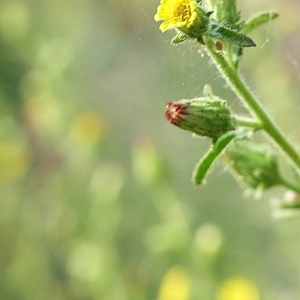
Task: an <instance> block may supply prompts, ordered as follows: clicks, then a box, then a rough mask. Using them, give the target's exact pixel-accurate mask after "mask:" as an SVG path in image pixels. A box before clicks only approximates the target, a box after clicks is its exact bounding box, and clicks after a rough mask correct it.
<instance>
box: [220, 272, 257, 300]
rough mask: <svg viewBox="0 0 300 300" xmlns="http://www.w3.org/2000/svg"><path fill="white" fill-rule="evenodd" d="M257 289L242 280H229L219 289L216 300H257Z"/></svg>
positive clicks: (249, 282) (247, 281)
mask: <svg viewBox="0 0 300 300" xmlns="http://www.w3.org/2000/svg"><path fill="white" fill-rule="evenodd" d="M259 299H260V297H259V292H258V289H257V287H256V286H255V285H254V284H253V283H252V282H251V281H249V280H247V279H244V278H239V277H236V278H230V279H228V280H226V281H225V282H224V283H223V284H222V285H221V287H220V289H219V291H218V294H217V300H259Z"/></svg>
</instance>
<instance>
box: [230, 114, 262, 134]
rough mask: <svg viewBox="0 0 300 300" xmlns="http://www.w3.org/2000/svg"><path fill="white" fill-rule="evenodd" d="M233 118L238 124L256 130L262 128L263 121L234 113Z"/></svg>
mask: <svg viewBox="0 0 300 300" xmlns="http://www.w3.org/2000/svg"><path fill="white" fill-rule="evenodd" d="M233 118H234V120H235V122H236V124H237V125H238V126H243V127H250V128H252V129H253V130H255V131H256V130H259V129H261V128H262V126H261V123H260V122H258V121H257V120H256V119H253V118H247V117H241V116H237V115H234V116H233Z"/></svg>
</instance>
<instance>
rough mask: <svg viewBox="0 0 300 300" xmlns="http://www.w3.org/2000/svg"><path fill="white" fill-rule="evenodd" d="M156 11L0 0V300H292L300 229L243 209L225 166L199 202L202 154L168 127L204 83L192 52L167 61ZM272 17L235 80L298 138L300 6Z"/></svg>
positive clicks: (210, 76) (245, 6)
mask: <svg viewBox="0 0 300 300" xmlns="http://www.w3.org/2000/svg"><path fill="white" fill-rule="evenodd" d="M158 4H159V1H153V0H146V1H145V0H143V1H142V0H129V1H125V0H123V1H122V0H121V1H120V0H110V1H109V0H84V1H79V0H72V1H71V0H69V1H68V0H52V1H48V0H39V1H34V0H19V1H14V0H9V1H8V0H7V1H4V0H1V1H0V51H1V53H0V105H1V110H0V224H1V226H0V241H1V246H0V299H5V300H6V299H22V300H23V299H24V300H25V299H28V300H38V299H39V300H48V299H49V300H50V299H53V300H54V299H55V300H60V299H100V300H146V299H147V300H148V299H149V300H152V299H157V300H194V299H195V300H197V299H203V300H210V299H218V300H237V299H239V300H258V299H266V300H268V299H269V300H281V299H282V300H286V299H300V275H299V274H300V272H299V271H300V260H299V253H300V236H299V222H298V221H295V220H294V221H278V220H275V219H274V218H273V217H272V209H271V207H270V203H271V201H270V199H272V198H274V197H280V196H282V194H283V192H284V191H283V190H281V189H274V190H272V191H270V192H268V193H267V195H266V197H265V199H264V201H262V202H257V201H254V200H253V199H252V198H251V197H250V198H245V197H244V196H243V190H242V189H241V188H240V187H239V186H238V184H237V183H236V182H235V181H234V179H233V178H232V176H231V175H230V174H229V173H228V172H226V170H224V168H223V167H220V166H219V167H217V168H216V169H215V170H214V172H213V174H212V175H211V176H210V177H209V179H208V182H207V185H206V186H204V187H201V188H195V187H194V186H193V184H192V182H191V179H190V178H191V174H192V170H193V168H194V166H195V164H196V162H197V160H198V159H199V158H200V157H201V155H202V154H204V153H205V150H206V149H207V147H208V146H209V141H208V140H205V139H198V138H191V134H189V133H188V132H183V131H181V130H178V129H177V128H175V127H173V126H171V125H170V124H168V123H167V122H166V121H165V119H164V107H165V103H166V102H167V101H171V100H174V101H175V100H179V99H182V98H193V97H195V96H200V95H201V92H202V89H203V86H204V85H205V84H206V83H210V84H211V85H212V88H213V90H214V92H215V93H216V94H218V95H220V96H221V97H222V98H225V99H227V100H228V102H229V104H230V105H231V107H232V109H233V110H234V111H236V112H245V111H244V110H243V108H242V106H241V104H240V103H239V102H238V101H237V99H236V97H235V96H234V95H233V94H232V93H231V92H230V90H229V89H228V88H227V87H226V85H225V83H224V81H223V80H222V79H221V78H220V76H219V74H218V73H217V71H216V70H215V68H214V67H213V66H211V64H210V63H209V60H208V58H207V56H206V55H205V54H204V55H201V54H199V53H198V52H197V47H196V46H195V45H194V44H193V43H187V44H185V45H183V46H177V47H171V46H170V39H171V37H172V36H173V33H170V32H168V33H164V34H161V32H160V31H159V30H158V26H159V24H156V23H155V22H154V20H153V15H154V14H155V12H156V7H157V6H158ZM239 7H240V9H241V11H242V16H243V17H244V18H247V17H248V15H249V14H251V13H254V12H256V11H259V10H266V9H270V8H271V9H274V10H275V11H278V12H279V13H280V18H279V19H277V20H275V21H273V22H272V23H270V24H267V25H266V26H264V27H262V28H260V29H257V30H256V31H255V32H253V34H251V37H252V38H253V39H254V41H255V42H256V43H257V47H256V48H255V49H246V51H245V55H244V58H243V61H242V64H241V68H242V72H243V73H244V76H245V78H246V79H247V80H248V82H249V84H250V86H251V88H253V90H255V93H256V94H257V95H259V97H260V98H261V100H262V102H263V103H264V104H265V105H266V106H267V109H268V111H269V112H270V113H271V114H272V115H273V116H274V118H275V119H276V120H277V121H278V123H279V124H280V126H281V127H282V128H283V130H284V131H285V132H287V133H289V136H290V138H291V139H294V140H295V141H299V140H300V128H299V123H298V120H299V113H300V109H299V96H298V95H299V92H300V91H299V89H300V88H299V87H300V85H299V82H300V71H299V63H300V54H299V47H300V19H299V11H300V3H299V1H297V0H286V1H279V0H277V1H276V0H266V1H259V0H253V1H247V0H243V1H239Z"/></svg>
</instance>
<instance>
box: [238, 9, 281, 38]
mask: <svg viewBox="0 0 300 300" xmlns="http://www.w3.org/2000/svg"><path fill="white" fill-rule="evenodd" d="M277 17H278V14H277V13H275V12H272V11H267V12H266V11H263V12H260V13H258V14H256V15H254V16H253V17H252V18H250V19H249V20H247V21H246V22H245V24H244V26H243V32H244V33H249V32H250V31H252V30H253V29H255V28H256V27H258V26H259V25H262V24H265V23H267V22H269V21H271V20H273V19H275V18H277Z"/></svg>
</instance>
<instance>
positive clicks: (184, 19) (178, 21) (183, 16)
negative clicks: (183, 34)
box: [154, 0, 197, 32]
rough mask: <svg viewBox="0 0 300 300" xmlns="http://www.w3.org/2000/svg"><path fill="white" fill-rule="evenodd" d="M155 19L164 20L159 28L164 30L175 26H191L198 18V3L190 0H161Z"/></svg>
mask: <svg viewBox="0 0 300 300" xmlns="http://www.w3.org/2000/svg"><path fill="white" fill-rule="evenodd" d="M160 4H161V5H160V6H159V7H158V8H157V13H156V15H155V16H154V20H155V21H164V22H163V23H162V24H161V25H160V26H159V29H160V30H161V31H162V32H165V31H167V30H172V29H174V27H178V28H179V27H186V28H189V27H191V25H192V24H193V23H194V21H195V19H196V18H197V11H196V3H195V2H194V1H190V0H161V2H160Z"/></svg>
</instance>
